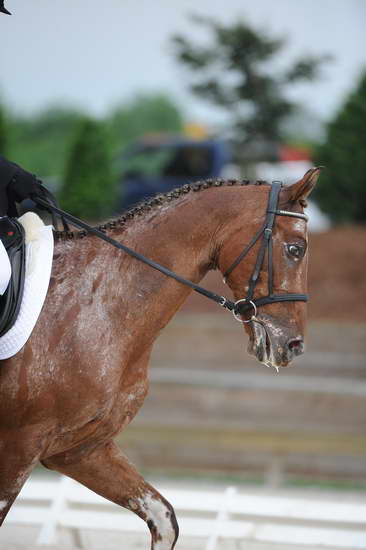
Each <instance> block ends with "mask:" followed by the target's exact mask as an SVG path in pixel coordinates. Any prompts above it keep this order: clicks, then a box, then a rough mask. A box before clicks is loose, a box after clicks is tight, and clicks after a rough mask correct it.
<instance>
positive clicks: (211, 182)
mask: <svg viewBox="0 0 366 550" xmlns="http://www.w3.org/2000/svg"><path fill="white" fill-rule="evenodd" d="M232 185H270V184H269V183H268V182H267V181H265V180H256V181H250V180H237V179H229V180H224V179H208V180H204V181H198V182H196V183H189V184H186V185H183V186H182V187H177V188H176V189H173V190H172V191H168V192H167V193H161V194H159V195H155V196H154V197H151V198H149V199H146V200H143V201H141V202H140V203H138V204H137V205H136V206H134V207H133V208H131V209H130V210H127V211H126V212H125V213H124V214H122V215H121V216H120V217H118V218H115V219H112V220H110V221H107V222H105V223H103V224H101V225H98V226H97V229H99V231H103V233H106V232H107V231H108V230H109V229H114V228H115V227H118V226H119V227H121V226H124V225H125V224H126V223H127V222H128V221H129V220H131V219H133V218H135V217H137V216H141V215H143V214H145V213H146V212H148V211H149V210H151V209H152V208H154V207H155V206H158V205H161V204H166V203H168V202H171V201H172V200H174V199H177V198H179V197H181V196H182V195H185V194H186V193H191V192H199V191H203V190H204V189H210V188H211V187H222V186H225V187H226V186H232ZM87 235H88V232H87V231H85V230H82V231H54V236H55V239H56V240H72V239H82V238H84V237H86V236H87Z"/></svg>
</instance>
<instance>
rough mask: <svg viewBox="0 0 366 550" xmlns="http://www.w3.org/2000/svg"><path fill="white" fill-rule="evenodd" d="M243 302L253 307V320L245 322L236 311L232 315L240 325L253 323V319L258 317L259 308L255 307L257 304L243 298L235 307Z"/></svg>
mask: <svg viewBox="0 0 366 550" xmlns="http://www.w3.org/2000/svg"><path fill="white" fill-rule="evenodd" d="M241 302H247V303H248V304H251V305H252V306H253V309H254V313H253V315H252V316H251V318H250V319H248V320H247V321H245V320H243V319H242V318H241V317H239V314H238V313H236V311H235V310H234V309H233V310H232V314H233V315H234V317H235V319H236V320H237V321H239V323H244V324H246V323H251V322H252V321H253V319H255V317H256V316H257V306H256V305H255V303H254V302H253V301H252V300H247V299H246V298H241V300H237V301H236V302H235V304H234V305H235V306H237V305H238V304H240V303H241Z"/></svg>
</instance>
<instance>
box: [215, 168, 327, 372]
mask: <svg viewBox="0 0 366 550" xmlns="http://www.w3.org/2000/svg"><path fill="white" fill-rule="evenodd" d="M319 173H320V168H313V169H311V170H309V171H308V172H307V173H306V174H305V175H304V177H303V178H302V179H301V180H299V181H298V182H296V183H294V184H293V185H290V186H287V187H283V188H281V186H280V184H279V185H278V192H277V194H276V190H275V189H274V188H273V184H272V187H271V188H270V190H269V191H268V187H267V186H261V187H258V191H257V193H256V194H255V196H254V197H253V199H250V200H251V201H252V204H251V205H250V208H249V210H248V209H245V210H246V211H247V212H248V211H251V212H253V217H252V219H251V220H250V221H249V223H248V219H243V216H242V215H240V213H238V215H236V216H235V219H234V220H233V223H232V225H231V229H230V231H229V232H227V234H226V240H225V242H224V243H223V244H222V246H221V250H220V255H219V267H220V270H221V272H222V273H223V275H224V280H225V282H226V283H227V284H228V285H229V287H230V288H231V290H232V291H233V294H234V296H235V298H236V300H237V304H238V311H239V313H237V314H236V318H237V319H238V320H240V321H242V322H243V324H244V328H245V330H246V332H247V333H248V335H249V338H250V341H249V347H248V352H249V353H250V354H252V355H254V356H255V357H256V358H257V359H258V360H259V361H260V362H261V363H264V364H266V365H267V366H273V367H275V368H277V369H278V367H285V366H287V365H289V364H290V362H291V361H292V359H293V358H294V357H296V356H298V355H300V354H302V353H303V352H304V331H305V323H306V300H307V295H306V290H307V263H308V251H307V223H306V216H305V215H304V212H303V209H304V207H305V206H306V198H307V196H308V195H309V194H310V193H311V191H312V189H313V188H314V186H315V184H316V181H317V179H318V176H319ZM238 210H240V205H238ZM243 245H245V246H244V249H243ZM240 306H242V309H239V308H240Z"/></svg>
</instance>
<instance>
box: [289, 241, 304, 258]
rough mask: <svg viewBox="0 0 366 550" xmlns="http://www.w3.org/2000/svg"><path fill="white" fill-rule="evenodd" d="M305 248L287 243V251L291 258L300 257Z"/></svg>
mask: <svg viewBox="0 0 366 550" xmlns="http://www.w3.org/2000/svg"><path fill="white" fill-rule="evenodd" d="M304 252H305V249H304V248H303V247H302V246H300V245H298V244H288V245H287V253H288V254H289V255H290V256H292V257H293V258H297V259H299V258H302V257H303V255H304Z"/></svg>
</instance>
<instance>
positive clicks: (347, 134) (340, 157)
mask: <svg viewBox="0 0 366 550" xmlns="http://www.w3.org/2000/svg"><path fill="white" fill-rule="evenodd" d="M365 143H366V71H365V72H364V73H363V75H362V76H361V79H360V82H359V83H358V85H357V87H356V89H355V90H354V91H353V92H352V93H351V94H350V96H349V97H348V99H347V100H346V102H345V104H344V105H343V107H342V108H341V110H340V111H339V113H338V114H337V115H336V116H335V118H334V120H333V121H331V122H330V123H329V125H328V127H327V137H326V142H325V143H324V144H323V145H321V146H320V147H319V148H318V150H317V151H316V154H315V160H316V162H317V163H318V164H323V165H324V166H325V167H326V170H324V173H323V174H322V177H321V182H320V185H319V186H317V189H316V190H315V192H314V197H315V198H316V199H317V201H318V203H319V205H320V206H321V207H322V209H323V210H324V212H326V213H327V214H329V216H330V217H331V219H332V220H333V221H335V222H358V223H360V222H361V223H364V222H366V155H365Z"/></svg>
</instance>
